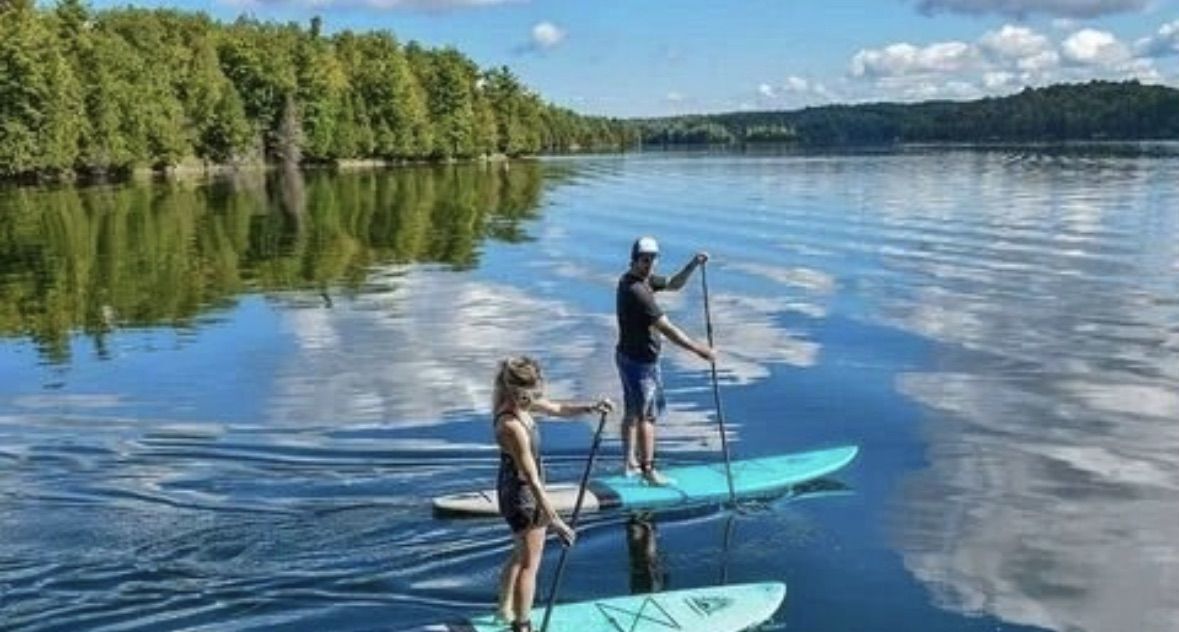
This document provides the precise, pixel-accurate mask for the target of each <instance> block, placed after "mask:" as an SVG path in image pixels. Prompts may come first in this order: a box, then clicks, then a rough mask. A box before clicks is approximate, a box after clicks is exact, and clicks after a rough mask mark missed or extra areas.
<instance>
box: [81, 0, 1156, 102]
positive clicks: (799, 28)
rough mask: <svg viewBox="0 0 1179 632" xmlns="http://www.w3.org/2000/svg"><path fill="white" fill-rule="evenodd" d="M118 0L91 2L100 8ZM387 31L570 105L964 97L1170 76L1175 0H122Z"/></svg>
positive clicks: (232, 16) (230, 16) (226, 14)
mask: <svg viewBox="0 0 1179 632" xmlns="http://www.w3.org/2000/svg"><path fill="white" fill-rule="evenodd" d="M124 4H127V0H94V3H93V6H95V7H96V8H104V7H107V6H112V5H124ZM132 4H135V5H137V6H168V7H174V8H181V9H188V10H196V11H203V12H206V13H209V14H211V15H213V16H215V17H217V18H220V19H223V20H227V21H228V20H233V19H235V18H236V17H237V16H239V15H242V14H249V15H252V16H254V17H256V18H258V19H262V20H274V21H282V22H286V21H298V22H303V23H307V22H308V21H309V20H310V19H311V17H312V16H315V15H318V16H321V17H322V18H323V20H324V26H325V30H326V31H327V32H329V33H330V32H335V31H340V30H344V29H351V30H388V31H392V32H393V33H394V34H395V35H396V36H397V37H398V38H399V39H401V40H402V41H408V40H415V41H418V42H420V43H422V44H425V45H427V46H454V47H456V48H458V49H459V50H461V51H462V52H464V53H465V54H467V55H468V56H469V57H471V58H472V59H473V60H474V61H475V62H476V63H478V64H479V65H480V66H483V67H485V68H486V67H492V66H499V65H506V66H508V67H510V68H511V69H512V70H513V71H514V72H515V73H516V74H517V75H518V76H519V77H520V78H521V79H522V80H523V81H524V82H525V83H526V84H527V85H528V86H529V87H531V88H532V89H533V90H535V91H537V92H538V93H540V94H541V95H542V96H543V97H544V98H546V99H547V100H549V101H551V102H553V103H556V104H558V105H562V106H566V107H570V108H572V109H574V110H576V111H578V112H581V113H584V114H600V115H609V116H621V117H635V116H664V115H674V114H687V113H704V112H729V111H738V110H780V109H781V110H785V109H796V108H800V107H805V106H813V105H823V104H828V103H859V102H865V101H901V102H912V101H922V100H927V99H942V98H948V99H974V98H979V97H983V96H988V95H995V96H1001V95H1006V94H1012V93H1015V92H1019V91H1020V90H1022V89H1023V88H1024V87H1026V86H1043V85H1048V84H1053V83H1060V82H1076V81H1087V80H1090V79H1109V80H1123V79H1131V78H1137V79H1139V80H1140V81H1142V82H1144V83H1158V84H1165V85H1172V86H1179V0H858V1H857V0H134V1H133V2H132Z"/></svg>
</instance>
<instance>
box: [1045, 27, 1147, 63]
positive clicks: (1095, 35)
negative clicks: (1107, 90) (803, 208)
mask: <svg viewBox="0 0 1179 632" xmlns="http://www.w3.org/2000/svg"><path fill="white" fill-rule="evenodd" d="M1060 49H1061V52H1062V53H1063V55H1064V58H1065V59H1066V60H1068V61H1070V62H1072V63H1075V64H1082V65H1099V66H1113V65H1116V64H1120V63H1124V62H1126V61H1128V60H1129V59H1130V49H1129V48H1128V47H1127V46H1126V45H1125V44H1123V43H1122V42H1120V41H1118V38H1117V37H1115V36H1114V35H1113V34H1112V33H1109V32H1108V31H1098V30H1096V29H1081V30H1079V31H1077V32H1076V33H1073V34H1072V35H1070V36H1068V38H1067V39H1065V40H1064V42H1062V43H1061V45H1060Z"/></svg>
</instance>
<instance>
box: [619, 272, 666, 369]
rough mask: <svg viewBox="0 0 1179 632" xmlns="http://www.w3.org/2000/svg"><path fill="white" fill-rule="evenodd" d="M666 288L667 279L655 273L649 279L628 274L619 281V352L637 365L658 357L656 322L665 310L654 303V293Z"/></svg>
mask: <svg viewBox="0 0 1179 632" xmlns="http://www.w3.org/2000/svg"><path fill="white" fill-rule="evenodd" d="M665 288H667V278H666V277H662V276H659V275H656V274H652V275H651V276H649V277H647V279H646V280H643V279H640V278H639V277H637V276H635V275H633V274H631V273H630V272H629V271H628V272H627V273H626V274H623V275H622V277H621V278H620V279H618V299H617V311H618V350H619V351H620V352H622V354H623V355H625V356H626V357H628V358H630V359H631V360H634V361H636V362H654V361H655V360H657V359H658V358H659V342H660V337H659V333H658V332H657V331H655V321H657V320H659V318H660V317H661V316H663V310H662V309H660V308H659V305H658V304H657V303H656V302H655V292H658V291H660V290H663V289H665Z"/></svg>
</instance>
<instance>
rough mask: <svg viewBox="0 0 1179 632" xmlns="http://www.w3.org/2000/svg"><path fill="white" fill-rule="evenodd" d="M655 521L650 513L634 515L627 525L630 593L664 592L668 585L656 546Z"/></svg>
mask: <svg viewBox="0 0 1179 632" xmlns="http://www.w3.org/2000/svg"><path fill="white" fill-rule="evenodd" d="M656 538H657V534H656V529H655V521H654V520H653V519H652V516H651V514H649V513H638V514H632V515H631V517H630V519H629V520H628V521H627V523H626V546H627V549H628V551H629V553H630V592H631V594H632V595H639V594H645V593H652V592H662V591H663V589H664V588H666V585H667V573H665V572H664V570H663V563H662V560H660V559H659V549H658V546H657V545H656Z"/></svg>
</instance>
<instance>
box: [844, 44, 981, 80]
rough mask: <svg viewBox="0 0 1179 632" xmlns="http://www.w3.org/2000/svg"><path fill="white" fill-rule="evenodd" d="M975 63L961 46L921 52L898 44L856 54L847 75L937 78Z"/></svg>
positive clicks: (974, 57)
mask: <svg viewBox="0 0 1179 632" xmlns="http://www.w3.org/2000/svg"><path fill="white" fill-rule="evenodd" d="M977 62H978V52H977V50H976V49H975V48H974V47H973V46H971V45H969V44H967V43H965V42H956V41H952V42H939V43H936V44H930V45H929V46H926V47H924V48H918V47H916V46H913V45H912V44H908V43H899V44H892V45H889V46H886V47H884V48H882V49H876V50H872V49H864V50H861V51H860V52H858V53H856V55H855V57H853V58H852V62H851V73H852V76H855V77H898V76H912V75H922V74H941V73H949V72H958V71H962V70H966V69H967V68H969V67H971V66H973V65H975V64H976V63H977Z"/></svg>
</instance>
